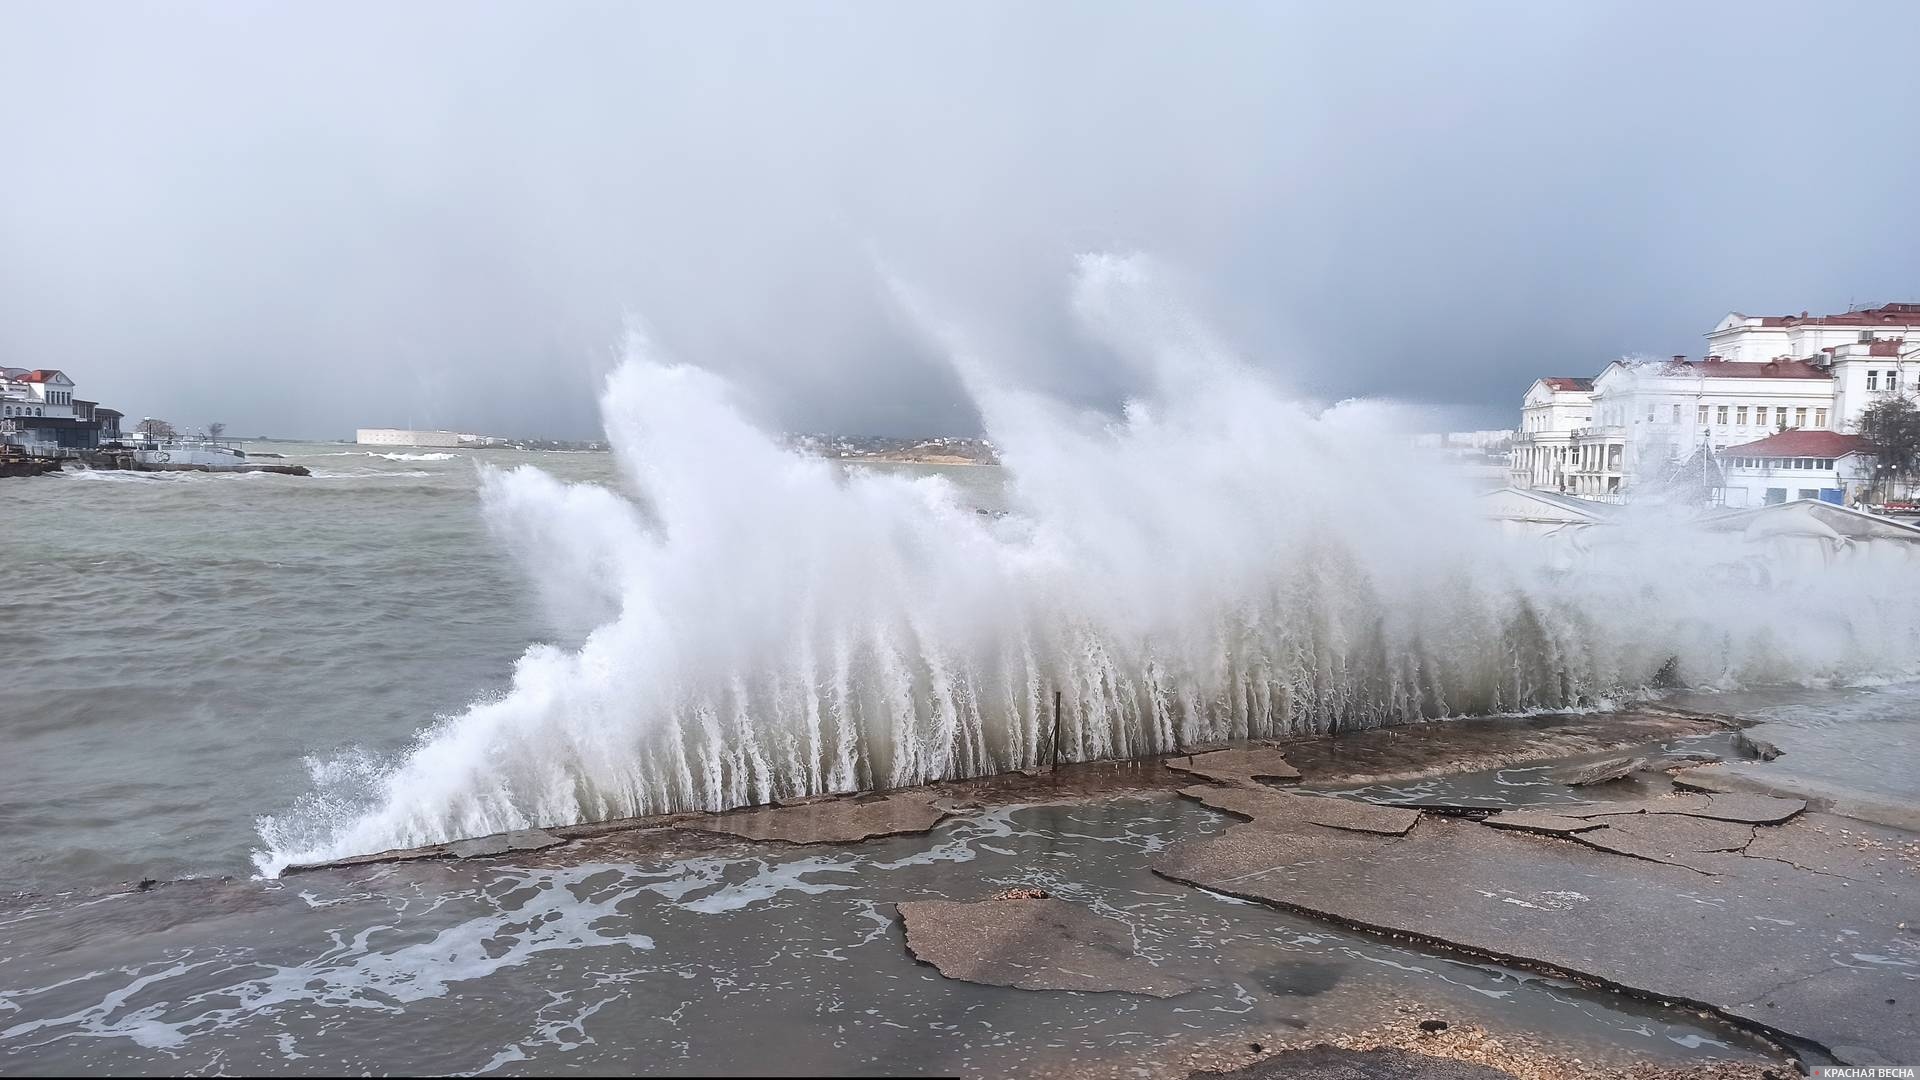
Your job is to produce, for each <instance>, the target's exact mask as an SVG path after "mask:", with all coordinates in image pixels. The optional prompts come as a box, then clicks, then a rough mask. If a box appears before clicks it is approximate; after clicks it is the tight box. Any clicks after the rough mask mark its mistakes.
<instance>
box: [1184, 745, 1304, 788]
mask: <svg viewBox="0 0 1920 1080" xmlns="http://www.w3.org/2000/svg"><path fill="white" fill-rule="evenodd" d="M1166 765H1167V768H1169V769H1172V770H1173V771H1174V772H1177V773H1185V774H1187V775H1189V776H1198V777H1200V778H1201V779H1203V780H1211V781H1213V782H1214V783H1216V784H1244V785H1247V786H1249V787H1259V786H1262V783H1263V781H1274V782H1277V783H1283V784H1291V783H1297V782H1298V781H1299V779H1300V770H1298V769H1296V768H1294V767H1293V766H1292V765H1290V764H1288V763H1287V759H1286V755H1284V754H1282V753H1281V752H1280V751H1278V750H1275V749H1274V748H1273V747H1271V746H1247V747H1233V748H1231V749H1227V750H1213V751H1209V752H1208V753H1204V754H1188V755H1185V756H1182V757H1171V758H1168V759H1167V760H1166Z"/></svg>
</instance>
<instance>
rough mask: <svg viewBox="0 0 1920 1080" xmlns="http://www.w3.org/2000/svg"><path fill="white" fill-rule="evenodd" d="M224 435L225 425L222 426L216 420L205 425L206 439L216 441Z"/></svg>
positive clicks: (225, 431)
mask: <svg viewBox="0 0 1920 1080" xmlns="http://www.w3.org/2000/svg"><path fill="white" fill-rule="evenodd" d="M226 433H227V425H225V424H222V423H220V422H219V421H217V420H216V421H214V422H213V423H211V424H208V425H207V438H209V439H217V438H219V437H220V436H222V435H225V434H226Z"/></svg>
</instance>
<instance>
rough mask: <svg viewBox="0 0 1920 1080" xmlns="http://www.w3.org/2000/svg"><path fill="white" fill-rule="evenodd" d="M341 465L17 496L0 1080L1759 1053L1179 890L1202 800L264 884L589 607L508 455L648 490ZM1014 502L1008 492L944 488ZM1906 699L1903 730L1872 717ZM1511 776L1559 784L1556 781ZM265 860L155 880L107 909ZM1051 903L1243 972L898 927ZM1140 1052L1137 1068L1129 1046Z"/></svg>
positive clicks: (1487, 971) (438, 464)
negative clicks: (487, 503)
mask: <svg viewBox="0 0 1920 1080" xmlns="http://www.w3.org/2000/svg"><path fill="white" fill-rule="evenodd" d="M254 449H255V450H266V451H269V452H276V453H283V454H286V455H287V458H286V460H287V461H289V462H294V463H299V464H305V465H307V466H309V467H310V468H312V469H313V470H314V473H315V475H314V476H312V477H309V478H295V477H279V476H271V475H263V476H206V475H195V474H186V475H177V474H175V475H162V476H143V475H130V474H113V473H71V474H68V475H64V476H58V477H47V478H38V479H35V480H31V481H9V482H7V483H8V486H7V487H6V488H4V489H0V498H5V499H6V500H7V501H6V504H5V505H6V510H7V513H6V515H5V517H4V518H0V530H4V535H0V540H4V542H5V546H6V548H7V550H9V552H10V553H11V554H12V556H13V557H15V558H17V559H19V560H21V562H20V565H22V566H29V567H32V568H34V569H33V573H32V574H31V575H28V576H27V577H25V578H23V579H22V580H23V581H24V582H25V587H24V588H22V589H20V590H19V591H18V593H17V595H16V596H14V597H12V598H10V599H9V600H8V601H7V603H6V606H5V608H4V617H5V619H6V625H5V630H6V648H7V653H8V657H9V662H10V675H9V685H8V692H7V693H6V694H5V695H3V696H0V736H4V737H5V738H6V739H7V740H8V745H9V752H8V753H7V754H5V755H0V827H4V828H5V829H6V834H7V835H8V836H9V841H10V842H9V844H8V845H7V847H6V849H5V850H4V852H3V853H0V860H4V862H3V863H0V871H3V872H5V873H6V874H7V875H8V879H7V880H8V881H9V888H8V890H7V891H9V892H13V891H26V892H30V893H34V894H38V895H34V896H27V897H23V898H17V899H14V900H11V901H7V902H5V903H0V1063H4V1066H5V1067H4V1071H6V1072H9V1073H58V1072H65V1071H70V1070H90V1071H98V1070H103V1069H118V1070H123V1071H182V1072H213V1071H247V1070H264V1069H269V1068H272V1069H277V1070H288V1071H312V1072H342V1071H363V1070H366V1071H387V1072H391V1071H421V1072H425V1071H434V1072H479V1071H488V1070H512V1071H527V1070H540V1071H551V1070H556V1069H561V1068H565V1069H568V1070H578V1071H585V1072H610V1071H615V1070H621V1071H624V1070H627V1069H630V1068H632V1067H633V1066H634V1063H635V1062H646V1063H648V1064H649V1065H650V1066H651V1067H657V1068H659V1069H662V1070H667V1071H676V1070H677V1071H729V1070H731V1071H779V1072H831V1071H848V1070H867V1071H915V1070H918V1071H926V1072H934V1073H945V1072H960V1073H965V1074H968V1075H988V1074H997V1073H1000V1072H1004V1071H1007V1070H1020V1069H1035V1068H1042V1067H1048V1066H1058V1067H1067V1066H1071V1065H1075V1064H1084V1063H1085V1062H1086V1061H1088V1060H1091V1059H1092V1058H1093V1057H1095V1056H1097V1055H1106V1056H1107V1058H1111V1059H1115V1060H1116V1061H1117V1067H1123V1066H1128V1065H1131V1064H1137V1063H1140V1062H1143V1061H1147V1060H1149V1059H1151V1060H1154V1061H1162V1062H1164V1061H1166V1060H1170V1056H1177V1055H1178V1053H1180V1052H1182V1050H1181V1048H1182V1047H1185V1046H1188V1045H1191V1043H1192V1042H1193V1041H1194V1040H1196V1039H1206V1038H1228V1037H1234V1036H1237V1035H1238V1034H1240V1033H1242V1032H1244V1031H1245V1030H1248V1029H1249V1028H1252V1029H1255V1030H1263V1031H1273V1030H1286V1031H1291V1030H1302V1031H1309V1030H1313V1029H1315V1028H1319V1027H1324V1026H1325V1025H1327V1024H1329V1023H1333V1022H1339V1023H1347V1022H1350V1021H1351V1019H1352V1018H1353V1017H1354V1016H1355V1015H1356V1014H1358V1013H1359V1012H1361V1011H1363V1010H1365V1009H1368V1008H1376V1007H1378V1006H1380V1005H1381V1003H1383V1002H1388V1001H1392V1000H1395V999H1398V998H1411V999H1415V1000H1418V1001H1420V1002H1422V1004H1423V1006H1433V1005H1438V1006H1441V1007H1444V1008H1445V1009H1447V1010H1448V1011H1449V1014H1450V1015H1451V1016H1453V1017H1454V1018H1455V1019H1479V1020H1482V1021H1484V1022H1488V1023H1493V1024H1500V1025H1507V1026H1511V1027H1517V1028H1523V1029H1539V1028H1545V1029H1548V1030H1552V1031H1554V1032H1556V1033H1558V1034H1559V1036H1560V1037H1561V1038H1563V1039H1565V1040H1568V1041H1571V1042H1573V1043H1576V1044H1583V1045H1585V1044H1590V1045H1592V1046H1593V1047H1594V1052H1595V1053H1596V1054H1602V1053H1614V1054H1626V1055H1628V1056H1640V1057H1678V1058H1683V1059H1684V1058H1688V1057H1696V1056H1700V1055H1706V1054H1719V1055H1724V1054H1734V1053H1739V1052H1741V1050H1742V1048H1743V1047H1744V1046H1746V1045H1747V1044H1746V1043H1744V1042H1743V1040H1742V1039H1741V1038H1740V1037H1739V1036H1737V1035H1735V1034H1733V1033H1731V1032H1729V1031H1728V1030H1726V1029H1725V1028H1723V1027H1720V1026H1718V1025H1715V1024H1712V1023H1710V1022H1706V1021H1702V1020H1699V1019H1698V1018H1695V1017H1690V1016H1687V1015H1686V1014H1682V1013H1677V1012H1673V1011H1666V1010H1654V1009H1645V1008H1641V1007H1639V1006H1635V1005H1633V1004H1631V1003H1627V1002H1622V1001H1620V1000H1618V999H1615V998H1612V997H1610V996H1608V995H1602V994H1592V993H1587V992H1585V991H1580V990H1578V989H1576V988H1573V987H1569V986H1565V985H1562V984H1558V983H1555V982H1553V981H1550V980H1542V979H1538V978H1532V977H1528V976H1524V975H1522V974H1519V973H1516V972H1512V971H1506V970H1502V969H1499V968H1497V967H1489V966H1484V965H1475V964H1464V963H1460V962H1459V961H1457V960H1454V959H1448V958H1445V957H1441V956H1436V955H1433V954H1429V953H1423V952H1420V951H1418V950H1406V949H1401V948H1397V947H1394V946H1392V945H1389V944H1386V943H1382V942H1378V941H1373V940H1370V939H1367V938H1365V937H1363V936H1360V935H1353V934H1347V933H1341V932H1334V931H1331V930H1330V929H1329V928H1327V927H1325V926H1322V925H1320V924H1317V923H1313V922H1312V921H1310V920H1305V919H1299V918H1295V917H1291V916H1286V915H1284V914H1282V913H1278V912H1272V911H1268V910H1266V909H1263V908H1258V907H1254V906H1250V905H1244V904H1239V903H1236V902H1233V901H1230V900H1227V899H1225V898H1221V897H1215V896H1211V895H1209V894H1206V893H1202V892H1198V891H1196V890H1191V889H1187V888H1184V887H1180V886H1175V885H1172V884H1170V883H1167V882H1164V881H1161V880H1159V879H1156V878H1154V877H1153V876H1152V875H1151V874H1150V873H1148V872H1147V871H1146V870H1145V865H1146V863H1147V862H1148V861H1149V859H1150V858H1151V855H1152V853H1154V852H1156V851H1158V850H1160V849H1161V848H1163V847H1164V846H1165V845H1166V844H1168V843H1171V842H1175V841H1177V840H1179V839H1183V838H1188V837H1193V836H1198V835H1205V834H1206V833H1208V832H1211V831H1215V830H1217V829H1219V828H1221V827H1223V826H1224V825H1225V824H1226V823H1225V822H1224V821H1223V820H1222V819H1221V818H1219V817H1218V816H1217V815H1213V814H1211V813H1210V812H1207V811H1204V810H1201V809H1199V808H1196V807H1192V806H1189V805H1186V804H1181V803H1173V802H1167V801H1164V800H1162V801H1117V802H1112V803H1106V804H1099V805H1091V806H1080V807H1033V808H1015V809H1010V810H1003V811H998V812H995V813H991V814H986V815H982V816H979V817H974V818H968V819H963V820H960V821H956V822H953V823H950V824H948V825H945V826H942V827H941V828H940V829H939V830H937V831H936V833H935V834H934V835H933V836H931V837H927V838H901V839H897V840H889V841H884V842H880V843H876V844H870V845H863V846H861V847H858V848H846V849H820V850H815V849H809V850H806V851H786V850H777V851H768V850H765V849H755V848H750V847H747V846H745V845H739V846H736V847H734V848H731V849H727V850H724V851H719V852H708V853H704V854H701V855H699V856H696V857H690V858H684V859H656V860H651V861H648V860H639V861H636V862H631V863H629V862H620V863H617V864H611V865H598V864H594V865H587V866H583V867H570V868H565V869H544V870H534V869H510V868H505V867H500V866H492V865H488V864H456V865H444V864H434V865H418V864H417V865H407V866H393V867H384V868H378V869H372V870H364V871H356V872H353V873H328V874H321V875H312V876H300V877H295V878H291V879H287V880H285V881H280V882H256V881H249V880H245V875H247V873H248V872H249V871H250V870H251V866H250V864H249V862H248V858H247V856H248V852H249V851H250V849H251V848H253V847H254V846H256V845H257V843H258V841H259V838H258V835H257V833H256V831H255V823H256V819H257V818H258V817H259V816H260V815H263V814H271V813H275V812H278V811H280V810H283V809H284V808H285V807H287V806H288V805H289V804H290V803H291V802H292V801H293V800H295V799H296V798H298V797H299V796H300V795H301V794H302V793H304V792H306V791H307V790H309V789H310V787H311V784H312V777H311V775H310V771H309V767H308V761H309V760H310V759H312V760H322V761H335V760H338V759H339V755H340V754H341V752H342V751H343V750H347V749H349V748H354V747H359V748H362V749H363V750H364V751H365V752H366V753H367V754H368V755H371V756H376V757H377V756H384V755H390V754H393V753H395V752H398V751H401V750H403V749H405V748H406V747H407V746H409V745H410V744H411V743H413V741H414V739H415V738H416V735H417V733H418V732H419V731H420V730H421V729H422V728H423V727H424V726H427V725H429V724H431V723H432V721H433V719H434V718H435V717H436V716H441V715H446V714H451V713H456V712H459V711H460V710H463V709H465V708H466V707H467V706H469V705H470V704H471V703H472V702H473V701H474V700H475V699H476V698H484V697H485V696H486V695H487V694H489V693H498V692H500V691H501V690H503V689H504V688H505V686H506V685H507V682H508V679H509V676H510V674H511V671H512V668H513V664H514V661H515V660H516V659H517V658H518V657H520V656H521V655H522V653H523V652H524V651H525V649H526V647H527V646H528V644H529V643H532V642H538V641H558V642H559V643H561V644H573V643H572V642H568V641H566V640H565V639H564V637H556V636H555V631H554V630H553V629H552V625H553V623H552V621H551V619H550V618H548V617H545V615H547V614H550V613H544V614H543V612H542V611H541V610H540V607H539V604H538V603H537V598H536V597H535V596H534V595H533V594H532V593H531V591H530V588H529V586H528V585H527V584H526V583H525V577H524V575H523V574H519V573H516V572H515V569H514V567H513V566H511V565H510V564H509V562H508V560H507V558H506V557H505V556H504V555H503V554H502V553H501V551H500V549H499V547H498V546H497V545H496V543H495V542H494V540H493V539H492V538H491V537H490V536H489V535H488V533H487V529H486V527H485V525H484V523H483V522H482V520H481V515H480V503H479V498H478V495H477V487H478V483H477V474H476V468H475V466H476V464H477V463H479V462H488V463H492V464H497V465H504V466H511V465H514V464H519V463H523V462H531V463H534V464H537V465H539V466H540V467H541V468H542V469H544V470H546V471H548V472H550V473H552V474H554V475H555V476H556V477H558V478H560V479H562V480H569V481H592V482H596V483H607V484H613V485H617V484H618V483H619V480H618V479H617V477H616V475H615V470H614V468H613V462H612V460H611V459H610V458H608V457H606V456H604V455H593V454H578V455H575V454H517V453H508V452H471V453H469V452H446V451H411V452H409V451H396V452H391V453H369V452H367V451H364V450H358V449H355V448H351V447H344V446H337V445H285V444H270V445H263V446H256V447H255V448H254ZM908 471H938V472H942V473H945V474H946V475H947V476H948V477H949V479H951V480H952V481H953V482H954V483H955V484H957V485H959V486H960V487H961V488H962V489H963V490H964V491H965V492H966V493H967V496H968V498H970V499H971V500H973V501H974V502H976V503H977V504H978V505H979V507H980V508H981V509H989V510H991V509H996V508H997V507H998V505H999V500H1000V498H1001V496H1000V491H999V485H1000V482H1001V481H1000V478H999V475H998V473H997V471H996V470H991V469H969V468H951V469H937V470H908ZM1868 711H1869V712H1871V709H1869V710H1868ZM1503 782H1505V783H1512V784H1518V785H1519V786H1525V784H1526V783H1527V782H1530V781H1529V778H1526V777H1507V778H1504V779H1503ZM220 875H240V877H241V880H237V881H231V882H224V883H223V882H217V881H206V880H203V881H189V882H185V883H180V884H171V885H163V886H161V887H159V888H156V889H154V890H152V891H149V892H142V893H130V894H118V895H111V896H105V897H84V896H82V895H80V894H78V893H75V892H71V891H70V890H83V889H85V888H86V887H88V886H95V885H101V884H105V883H110V882H115V881H126V880H141V879H146V878H152V879H157V880H159V881H162V882H165V881H169V880H172V879H177V878H183V877H194V876H198V877H202V878H211V877H217V876H220ZM1035 884H1037V885H1041V886H1043V887H1046V888H1048V889H1049V890H1051V891H1053V892H1054V894H1055V895H1058V896H1061V897H1063V898H1066V899H1069V900H1073V901H1078V902H1083V903H1087V904H1089V905H1091V906H1093V907H1094V909H1095V910H1096V911H1099V912H1100V913H1102V914H1105V915H1107V916H1108V917H1112V918H1116V919H1119V920H1121V921H1123V922H1126V923H1128V924H1129V925H1130V926H1132V927H1133V928H1134V930H1135V933H1136V935H1137V937H1138V939H1139V940H1140V941H1142V942H1143V945H1144V951H1146V952H1147V953H1148V954H1149V955H1152V956H1156V957H1173V956H1179V957H1181V958H1183V959H1188V960H1191V959H1194V958H1200V959H1203V960H1204V961H1205V962H1206V963H1207V964H1209V965H1211V966H1212V967H1213V968H1214V969H1215V970H1216V972H1217V974H1218V975H1219V982H1218V985H1217V986H1215V987H1214V988H1212V989H1210V990H1208V991H1205V992H1203V993H1201V994H1198V995H1189V996H1186V997H1183V998H1179V999H1174V1000H1172V1001H1168V1002H1151V1001H1145V1000H1141V999H1134V998H1124V997H1120V998H1116V997H1113V996H1110V995H1074V994H1046V995H1033V994H1026V993H1021V992H1015V991H1008V990H998V989H993V988H987V987H977V986H972V985H969V984H960V983H954V982H951V981H949V980H945V979H943V978H941V977H940V976H938V975H937V974H936V973H934V972H933V971H932V970H931V969H929V968H926V967H924V966H921V965H918V964H916V963H914V962H913V961H912V959H911V957H910V956H908V955H907V954H906V952H905V950H904V946H903V942H902V941H901V936H900V930H899V927H898V925H897V922H895V920H894V919H893V917H892V909H891V905H892V904H894V903H896V902H898V901H900V900H905V899H917V898H928V897H952V898H968V897H973V896H978V895H982V894H984V893H986V892H990V891H992V890H993V889H995V888H1000V887H1005V886H1010V885H1035ZM1102 1060H1106V1059H1102Z"/></svg>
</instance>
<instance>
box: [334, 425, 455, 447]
mask: <svg viewBox="0 0 1920 1080" xmlns="http://www.w3.org/2000/svg"><path fill="white" fill-rule="evenodd" d="M470 438H472V436H468V435H462V434H460V433H459V432H457V431H416V430H413V429H411V428H360V429H359V430H358V431H356V432H354V436H353V441H354V442H356V443H359V444H361V445H362V446H459V445H461V444H462V443H463V442H465V441H466V440H468V439H470Z"/></svg>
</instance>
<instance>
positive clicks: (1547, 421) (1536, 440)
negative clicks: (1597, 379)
mask: <svg viewBox="0 0 1920 1080" xmlns="http://www.w3.org/2000/svg"><path fill="white" fill-rule="evenodd" d="M1592 422H1593V380H1592V379H1578V378H1572V377H1569V376H1564V375H1549V376H1548V377H1546V378H1544V379H1535V380H1534V382H1533V385H1532V386H1530V387H1528V388H1527V396H1526V398H1525V399H1524V400H1523V401H1522V403H1521V406H1520V430H1519V431H1518V432H1516V433H1515V434H1514V436H1513V458H1512V462H1513V464H1512V474H1513V475H1512V477H1511V479H1510V482H1511V483H1512V485H1513V486H1514V487H1518V488H1527V489H1530V490H1534V491H1560V492H1565V491H1569V490H1570V487H1569V480H1570V473H1569V467H1570V465H1571V458H1572V447H1573V433H1574V432H1575V431H1579V430H1581V429H1583V428H1586V427H1589V426H1591V425H1592Z"/></svg>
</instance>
